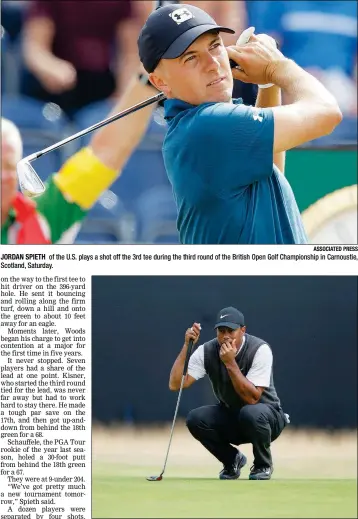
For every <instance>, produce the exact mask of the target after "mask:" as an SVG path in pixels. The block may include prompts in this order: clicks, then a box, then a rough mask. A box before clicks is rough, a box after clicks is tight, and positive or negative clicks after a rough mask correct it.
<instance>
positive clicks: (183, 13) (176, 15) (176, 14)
mask: <svg viewBox="0 0 358 519" xmlns="http://www.w3.org/2000/svg"><path fill="white" fill-rule="evenodd" d="M169 16H170V18H172V19H173V21H174V22H175V23H176V24H177V25H180V24H181V23H183V22H186V21H187V20H190V19H191V18H194V15H193V13H191V12H190V11H189V9H186V8H185V7H182V8H181V9H176V10H175V11H173V12H172V13H170V14H169Z"/></svg>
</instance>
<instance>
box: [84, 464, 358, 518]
mask: <svg viewBox="0 0 358 519" xmlns="http://www.w3.org/2000/svg"><path fill="white" fill-rule="evenodd" d="M118 472H119V474H116V470H115V467H114V466H113V465H108V467H106V465H100V466H96V465H94V468H93V487H92V502H93V506H92V517H94V518H95V517H98V518H99V517H108V518H110V517H158V518H159V517H168V518H169V517H208V518H209V517H260V518H266V517H295V518H301V517H302V518H304V517H307V518H314V517H317V518H318V517H319V518H323V517H344V518H346V517H357V482H356V480H354V479H275V478H273V479H272V480H271V481H249V480H248V479H247V474H246V473H245V475H242V478H243V479H240V480H238V481H219V480H218V479H217V478H216V474H214V475H213V474H211V475H210V477H195V476H194V477H191V478H187V477H175V476H174V473H175V471H173V470H171V471H170V475H168V476H167V477H166V476H164V478H163V480H162V481H160V482H149V481H146V479H145V478H146V476H149V475H151V474H152V473H153V474H157V473H159V472H158V468H157V469H156V470H154V471H153V472H152V473H151V472H150V470H149V471H148V466H143V467H136V469H135V470H133V467H132V470H128V475H127V476H126V475H124V473H125V472H126V471H125V469H123V467H122V468H121V469H119V470H118ZM179 472H180V473H182V470H180V471H179Z"/></svg>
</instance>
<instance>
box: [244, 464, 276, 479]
mask: <svg viewBox="0 0 358 519" xmlns="http://www.w3.org/2000/svg"><path fill="white" fill-rule="evenodd" d="M272 472H273V468H272V467H255V465H252V467H251V469H250V475H249V479H271V475H272Z"/></svg>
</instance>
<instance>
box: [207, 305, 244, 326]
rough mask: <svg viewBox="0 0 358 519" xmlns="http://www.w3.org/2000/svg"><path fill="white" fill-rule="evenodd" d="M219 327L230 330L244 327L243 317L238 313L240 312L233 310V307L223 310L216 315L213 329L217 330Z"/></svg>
mask: <svg viewBox="0 0 358 519" xmlns="http://www.w3.org/2000/svg"><path fill="white" fill-rule="evenodd" d="M219 326H226V327H227V328H231V329H232V330H236V329H237V328H241V327H242V326H245V318H244V315H243V314H242V313H241V312H240V310H238V309H237V308H234V307H233V306H228V307H227V308H223V309H222V310H220V312H219V313H218V315H217V318H216V324H215V326H214V328H219Z"/></svg>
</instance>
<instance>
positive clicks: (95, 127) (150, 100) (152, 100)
mask: <svg viewBox="0 0 358 519" xmlns="http://www.w3.org/2000/svg"><path fill="white" fill-rule="evenodd" d="M162 99H165V94H163V93H162V92H160V93H159V94H156V95H155V96H153V97H149V98H148V99H146V100H145V101H141V102H140V103H138V104H136V105H134V106H131V107H130V108H126V109H125V110H123V111H122V112H119V113H118V114H115V115H112V116H110V117H107V119H103V121H100V122H98V123H96V124H93V125H92V126H89V127H88V128H85V129H84V130H81V131H80V132H78V133H75V134H74V135H70V136H69V137H66V139H63V140H62V141H59V142H56V143H55V144H52V145H51V146H49V147H48V148H45V149H43V150H41V151H38V152H36V153H34V154H33V155H30V156H29V157H26V158H27V160H34V159H38V158H40V157H42V155H45V154H46V153H50V152H51V151H54V150H57V148H60V147H61V146H63V145H64V144H67V143H69V142H71V141H73V140H75V139H78V138H79V137H83V136H84V135H87V134H88V133H90V132H93V131H94V130H98V128H102V126H106V125H107V124H110V123H113V122H114V121H117V120H118V119H121V118H122V117H125V116H126V115H129V114H132V113H134V112H136V111H137V110H140V109H141V108H145V107H146V106H149V105H151V104H153V103H157V102H158V101H161V100H162Z"/></svg>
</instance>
